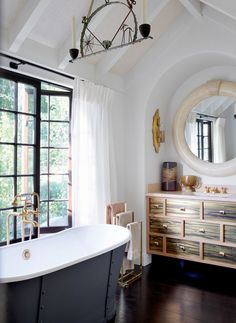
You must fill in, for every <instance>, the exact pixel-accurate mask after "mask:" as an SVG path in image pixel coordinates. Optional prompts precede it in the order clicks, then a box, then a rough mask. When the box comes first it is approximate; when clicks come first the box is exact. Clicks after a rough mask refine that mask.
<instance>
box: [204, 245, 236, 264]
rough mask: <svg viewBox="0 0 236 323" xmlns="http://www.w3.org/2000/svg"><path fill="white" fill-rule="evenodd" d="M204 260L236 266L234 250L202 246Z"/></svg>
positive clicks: (223, 247) (235, 250)
mask: <svg viewBox="0 0 236 323" xmlns="http://www.w3.org/2000/svg"><path fill="white" fill-rule="evenodd" d="M204 259H205V260H212V261H219V262H224V263H229V264H235V265H236V248H232V247H225V246H216V245H212V244H207V243H206V244H204Z"/></svg>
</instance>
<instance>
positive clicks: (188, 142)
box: [173, 81, 236, 176]
mask: <svg viewBox="0 0 236 323" xmlns="http://www.w3.org/2000/svg"><path fill="white" fill-rule="evenodd" d="M173 136H174V141H175V145H176V148H177V151H178V153H179V154H180V156H181V157H182V159H183V160H184V161H185V162H186V163H187V164H188V165H189V166H190V167H191V168H193V169H194V170H196V171H198V172H199V173H202V174H206V175H213V176H227V175H232V174H235V173H236V140H235V139H234V138H235V137H236V83H234V82H226V81H209V82H207V83H206V84H203V85H202V86H200V87H199V88H197V89H196V90H194V91H193V92H192V93H191V94H190V95H189V96H188V97H187V98H186V99H185V100H184V102H183V103H182V105H181V106H180V108H179V109H178V111H177V113H176V117H175V120H174V125H173Z"/></svg>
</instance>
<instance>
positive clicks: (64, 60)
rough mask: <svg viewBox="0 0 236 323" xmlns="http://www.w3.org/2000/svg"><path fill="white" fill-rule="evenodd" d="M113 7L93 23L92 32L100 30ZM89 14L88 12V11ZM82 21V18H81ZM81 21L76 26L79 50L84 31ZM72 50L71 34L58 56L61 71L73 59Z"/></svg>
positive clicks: (109, 7) (108, 8) (102, 13)
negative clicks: (70, 53)
mask: <svg viewBox="0 0 236 323" xmlns="http://www.w3.org/2000/svg"><path fill="white" fill-rule="evenodd" d="M87 9H88V8H87V5H86V8H84V10H82V11H83V12H84V11H85V10H87ZM111 9H112V6H108V7H107V9H106V11H103V12H101V14H100V15H98V16H97V17H96V19H94V21H93V22H91V26H90V29H91V30H95V29H96V28H98V26H99V25H100V24H101V23H102V22H103V20H104V19H105V17H106V16H107V15H109V12H110V11H111ZM86 14H87V11H86ZM81 21H82V17H81ZM81 21H79V22H78V24H77V25H76V37H77V39H76V43H77V48H79V47H80V34H81V32H82V29H83V26H84V25H83V24H82V22H81ZM70 48H71V34H70V36H69V37H68V38H67V39H66V40H65V41H64V43H63V45H62V47H61V48H60V49H59V50H58V51H59V55H58V67H59V68H61V69H65V68H66V66H67V64H69V60H70V59H71V57H70V55H69V49H70Z"/></svg>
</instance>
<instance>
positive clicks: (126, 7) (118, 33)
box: [69, 0, 152, 63]
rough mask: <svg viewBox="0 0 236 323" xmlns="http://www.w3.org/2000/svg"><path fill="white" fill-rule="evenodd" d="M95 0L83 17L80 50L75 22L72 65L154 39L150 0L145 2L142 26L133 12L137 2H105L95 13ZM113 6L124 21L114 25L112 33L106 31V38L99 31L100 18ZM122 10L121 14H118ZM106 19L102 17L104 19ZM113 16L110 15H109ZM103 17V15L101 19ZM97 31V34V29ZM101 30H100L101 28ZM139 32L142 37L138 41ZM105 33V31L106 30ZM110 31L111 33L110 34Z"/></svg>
mask: <svg viewBox="0 0 236 323" xmlns="http://www.w3.org/2000/svg"><path fill="white" fill-rule="evenodd" d="M93 5H94V0H92V1H91V4H90V7H89V11H88V14H87V16H84V17H83V18H82V24H83V28H82V32H81V36H80V49H78V48H77V47H76V33H75V17H73V19H72V48H71V49H69V53H70V56H71V60H70V62H71V63H73V61H74V60H77V59H82V58H85V57H89V56H93V55H96V54H100V53H103V52H107V51H110V50H112V49H117V48H121V47H124V46H129V45H131V44H135V43H138V42H141V41H143V40H145V39H150V38H152V37H151V36H149V35H150V31H151V26H150V24H148V23H147V22H146V20H147V17H146V16H147V0H143V23H142V24H141V25H139V27H138V22H137V18H136V15H135V13H134V11H133V6H134V5H136V1H135V0H126V1H123V2H122V1H110V0H105V3H104V4H102V5H101V6H99V7H97V8H96V9H95V10H93ZM110 6H113V7H114V9H116V13H117V12H119V13H120V15H121V16H122V22H121V23H120V22H119V23H118V24H117V22H116V24H115V22H114V26H112V27H111V28H110V27H109V30H107V28H106V30H105V34H106V35H101V31H100V33H99V32H98V30H97V29H96V19H98V16H99V15H101V14H102V11H103V13H104V11H105V10H108V9H109V8H111V7H110ZM118 9H119V11H118ZM101 17H102V18H101ZM108 17H109V15H108ZM102 19H103V16H100V20H102ZM94 29H96V31H95V30H94ZM98 29H99V28H98ZM138 29H139V32H140V34H141V36H142V37H141V38H138ZM102 32H103V33H104V30H103V31H102ZM108 32H110V34H109V35H108Z"/></svg>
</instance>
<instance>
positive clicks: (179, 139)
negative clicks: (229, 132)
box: [173, 80, 236, 177]
mask: <svg viewBox="0 0 236 323" xmlns="http://www.w3.org/2000/svg"><path fill="white" fill-rule="evenodd" d="M213 95H221V96H230V97H233V98H235V99H236V82H228V81H221V80H214V81H208V82H207V83H205V84H203V85H201V86H200V87H198V88H196V89H195V90H194V91H193V92H192V93H190V95H188V96H187V98H186V99H185V100H184V101H183V102H182V104H181V105H180V107H179V109H178V110H177V113H176V115H175V119H174V123H173V139H174V143H175V146H176V149H177V152H178V153H179V155H180V157H181V158H182V160H183V161H184V162H186V164H188V166H190V167H191V168H192V169H194V170H195V171H197V172H198V173H199V174H204V175H208V176H217V177H223V176H229V175H236V158H234V159H231V160H229V161H226V162H224V163H218V164H217V163H216V164H214V163H209V162H206V161H203V160H201V159H199V158H198V157H197V156H195V155H194V154H193V153H192V152H191V150H190V149H189V147H188V144H187V142H186V139H185V124H186V120H187V118H188V115H189V113H190V111H191V110H192V109H193V108H194V107H195V106H196V105H197V104H198V103H200V102H201V101H202V100H204V99H207V98H209V97H211V96H213ZM233 140H236V138H234V139H233Z"/></svg>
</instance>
